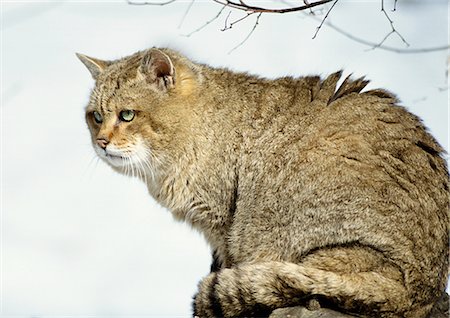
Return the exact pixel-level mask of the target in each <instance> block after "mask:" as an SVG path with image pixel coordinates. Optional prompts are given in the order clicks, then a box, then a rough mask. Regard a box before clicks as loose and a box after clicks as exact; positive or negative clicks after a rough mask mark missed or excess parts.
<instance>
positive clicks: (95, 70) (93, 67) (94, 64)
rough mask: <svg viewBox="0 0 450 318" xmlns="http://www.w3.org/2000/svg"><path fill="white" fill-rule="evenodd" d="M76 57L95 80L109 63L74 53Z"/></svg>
mask: <svg viewBox="0 0 450 318" xmlns="http://www.w3.org/2000/svg"><path fill="white" fill-rule="evenodd" d="M75 54H76V55H77V57H78V58H79V59H80V61H81V62H83V64H84V65H85V66H86V67H87V69H88V70H89V72H91V75H92V77H93V78H94V79H95V80H96V79H97V78H98V76H99V75H100V73H102V72H103V71H104V69H105V68H107V67H108V66H109V65H110V64H111V62H109V61H102V60H99V59H95V58H93V57H89V56H86V55H84V54H80V53H75Z"/></svg>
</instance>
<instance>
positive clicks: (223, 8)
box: [183, 6, 227, 37]
mask: <svg viewBox="0 0 450 318" xmlns="http://www.w3.org/2000/svg"><path fill="white" fill-rule="evenodd" d="M226 7H227V6H223V7H222V9H220V11H219V12H218V13H217V14H216V15H215V16H214V17H213V18H212V19H211V20H208V21H206V22H205V23H204V24H203V25H201V26H200V27H199V28H197V29H195V30H194V31H192V32H190V33H188V34H183V36H186V37H190V36H191V35H192V34H194V33H197V32H199V31H201V30H203V29H204V28H206V27H207V26H208V25H209V24H210V23H212V22H214V21H215V20H217V19H218V18H219V17H220V15H221V14H222V12H223V10H225V8H226Z"/></svg>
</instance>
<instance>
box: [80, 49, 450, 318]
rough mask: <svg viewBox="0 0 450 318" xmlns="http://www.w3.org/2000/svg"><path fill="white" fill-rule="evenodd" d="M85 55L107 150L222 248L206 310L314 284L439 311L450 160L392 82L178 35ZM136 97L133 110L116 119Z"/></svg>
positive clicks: (365, 302)
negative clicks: (193, 49)
mask: <svg viewBox="0 0 450 318" xmlns="http://www.w3.org/2000/svg"><path fill="white" fill-rule="evenodd" d="M79 57H80V59H81V60H82V61H83V62H84V63H85V64H86V66H87V67H88V68H89V70H90V71H91V73H92V75H93V77H94V78H95V79H96V86H95V88H94V90H93V92H92V97H91V100H90V102H89V105H88V106H87V109H86V114H87V115H86V118H87V122H88V125H89V128H90V130H91V134H92V140H93V143H94V147H95V148H96V150H97V152H98V153H99V155H101V156H103V158H104V159H105V161H106V162H107V163H109V164H111V165H112V166H113V168H114V169H115V170H117V171H119V172H121V173H128V174H131V172H133V173H134V174H136V175H138V176H139V177H140V178H141V179H143V180H144V182H146V184H147V186H148V189H149V192H150V194H151V195H152V196H153V197H154V198H155V199H156V200H157V201H158V202H159V203H161V204H162V205H164V206H165V207H167V208H168V209H170V210H171V211H172V213H173V215H174V216H175V217H176V218H177V219H179V220H184V221H186V222H188V223H189V224H191V225H192V226H193V227H194V228H196V229H198V230H199V231H201V232H202V233H203V234H204V235H205V237H206V239H207V240H208V242H209V243H210V245H211V248H212V250H213V251H214V258H215V261H214V264H213V266H212V269H213V271H212V273H211V274H210V275H208V276H207V277H206V278H205V279H203V281H202V282H201V283H200V285H199V292H198V294H197V296H196V297H195V300H194V314H195V315H198V316H201V317H212V316H222V315H223V316H225V317H235V316H244V315H247V316H248V315H265V314H267V313H269V312H270V311H272V310H273V309H275V308H279V307H286V306H292V305H297V304H308V302H310V301H311V300H314V301H315V300H316V299H317V300H318V301H319V302H320V304H321V305H325V306H331V307H335V308H339V309H340V310H342V311H344V312H350V313H351V312H353V313H360V314H365V315H367V316H370V317H426V316H427V314H428V313H429V311H430V310H431V308H432V306H433V304H434V303H435V302H436V301H437V299H438V298H439V297H440V296H441V294H442V292H443V291H444V289H445V286H446V283H447V268H448V233H449V197H450V195H449V175H448V171H447V167H446V162H445V160H444V159H443V158H442V157H441V153H442V151H443V150H442V148H441V147H440V146H439V145H438V144H437V143H436V141H435V140H434V139H433V138H432V137H431V136H430V134H429V133H428V132H427V131H426V129H425V127H424V126H423V125H422V123H421V121H420V120H419V119H418V118H417V117H416V116H414V115H412V114H411V113H409V112H407V111H406V110H405V109H404V108H403V107H401V106H397V105H396V103H397V100H396V98H395V97H393V96H392V95H391V94H390V93H388V92H386V91H383V90H372V91H366V92H362V90H363V89H364V87H365V86H366V84H367V81H365V80H364V79H359V80H356V81H354V80H351V79H350V78H347V79H346V80H345V81H344V82H343V84H342V85H341V86H340V87H339V88H337V82H338V80H339V79H340V77H341V73H340V72H338V73H335V74H332V75H330V76H329V77H327V78H326V79H325V80H321V79H320V78H319V77H303V78H279V79H276V80H267V79H262V78H259V77H256V76H251V75H248V74H242V73H234V72H231V71H229V70H226V69H214V68H211V67H208V66H206V65H200V64H195V63H193V62H191V61H189V60H188V59H186V58H185V57H183V56H182V55H180V54H178V53H176V52H173V51H171V50H168V49H150V50H147V51H143V52H138V53H136V54H134V55H131V56H129V57H125V58H123V59H120V60H117V61H109V62H105V61H100V60H96V59H92V58H89V57H86V56H83V55H79ZM124 109H131V110H134V111H135V118H134V119H133V120H132V121H130V122H125V121H121V120H119V119H118V116H119V114H120V111H122V110H124ZM94 110H95V111H97V112H98V113H100V114H101V115H102V117H103V122H102V123H101V124H96V123H95V121H94V119H93V115H92V114H93V111H94ZM98 138H103V140H104V141H105V140H106V141H107V142H108V145H107V147H106V151H109V149H110V148H111V149H115V151H116V152H117V151H118V152H119V153H120V156H121V158H119V159H117V158H115V159H114V160H115V161H114V160H113V159H110V158H109V157H108V156H106V155H105V150H103V149H101V148H100V147H99V146H98V145H97V139H98ZM104 141H100V142H104ZM108 147H110V148H108ZM127 162H128V163H127ZM130 162H131V163H130Z"/></svg>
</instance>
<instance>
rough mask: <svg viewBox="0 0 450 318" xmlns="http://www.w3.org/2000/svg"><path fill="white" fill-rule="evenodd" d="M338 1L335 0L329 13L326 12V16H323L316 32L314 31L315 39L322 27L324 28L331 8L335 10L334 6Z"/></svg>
mask: <svg viewBox="0 0 450 318" xmlns="http://www.w3.org/2000/svg"><path fill="white" fill-rule="evenodd" d="M305 1H306V0H305ZM338 1H339V0H336V1H334V2H333V4H332V5H331V7H330V9H328V11H327V13H326V14H325V16H324V17H323V19H322V21H321V22H320V24H319V26H318V27H317V29H316V32H315V33H314V36H313V37H312V38H313V39H315V38H316V37H317V34H318V33H319V31H320V29H321V28H322V25H323V24H324V22H325V20H326V19H327V18H328V15H329V14H330V12H331V10H333V8H334V6H335V5H336V3H337V2H338Z"/></svg>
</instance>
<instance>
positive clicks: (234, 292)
mask: <svg viewBox="0 0 450 318" xmlns="http://www.w3.org/2000/svg"><path fill="white" fill-rule="evenodd" d="M312 297H317V299H324V300H325V301H327V302H328V303H331V304H333V305H334V306H336V307H337V308H341V309H344V310H345V311H348V312H352V311H353V312H359V313H361V312H369V313H371V315H375V316H376V317H407V316H409V315H407V314H406V315H405V313H406V312H407V311H408V310H409V309H410V308H411V300H410V298H409V297H408V293H407V291H406V289H405V287H404V286H403V285H402V283H400V282H398V281H396V280H393V279H390V278H387V277H385V276H383V275H381V274H379V273H377V272H359V273H349V274H344V273H335V272H330V271H325V270H320V269H317V268H312V267H308V266H305V265H302V264H293V263H286V262H264V263H254V264H245V265H240V266H237V267H234V268H230V269H223V270H221V271H219V272H215V273H211V274H210V275H208V276H207V277H206V278H205V279H204V280H203V281H202V282H201V283H200V289H199V293H198V294H197V296H196V297H195V299H194V316H198V317H242V316H245V317H262V316H268V314H270V312H271V311H272V310H274V309H276V308H281V307H289V306H295V305H302V304H305V303H306V302H307V301H308V299H311V298H312ZM414 317H416V316H414Z"/></svg>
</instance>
